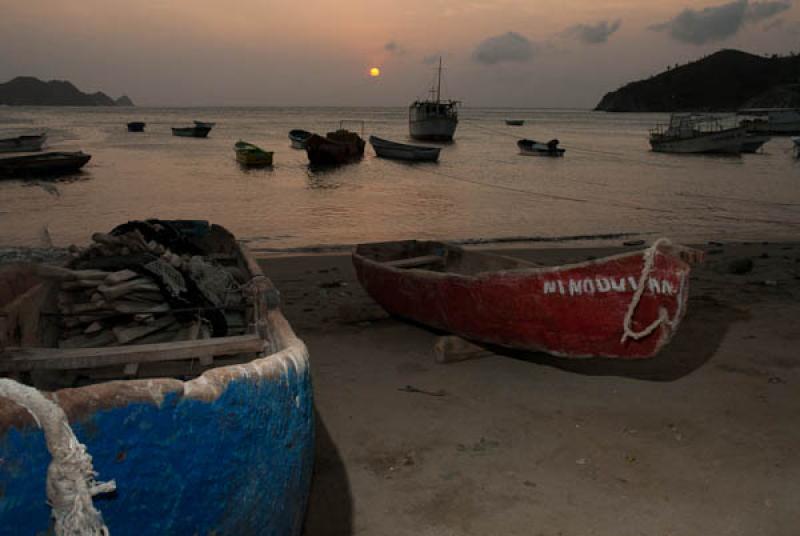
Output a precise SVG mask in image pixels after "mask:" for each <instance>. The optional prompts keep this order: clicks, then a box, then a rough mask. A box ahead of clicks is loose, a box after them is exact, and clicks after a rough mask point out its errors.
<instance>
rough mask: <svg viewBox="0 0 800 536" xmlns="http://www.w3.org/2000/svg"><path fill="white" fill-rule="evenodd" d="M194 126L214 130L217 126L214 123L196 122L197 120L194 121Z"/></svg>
mask: <svg viewBox="0 0 800 536" xmlns="http://www.w3.org/2000/svg"><path fill="white" fill-rule="evenodd" d="M194 126H196V127H203V128H214V127H215V126H217V124H216V123H209V122H207V121H197V120H195V121H194Z"/></svg>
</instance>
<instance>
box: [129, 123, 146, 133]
mask: <svg viewBox="0 0 800 536" xmlns="http://www.w3.org/2000/svg"><path fill="white" fill-rule="evenodd" d="M145 126H146V124H145V123H142V122H141V121H133V122H131V123H128V132H144V127H145Z"/></svg>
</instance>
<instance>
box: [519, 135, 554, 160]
mask: <svg viewBox="0 0 800 536" xmlns="http://www.w3.org/2000/svg"><path fill="white" fill-rule="evenodd" d="M559 143H560V142H559V141H558V140H556V139H553V140H550V141H548V142H547V143H543V142H539V141H536V140H528V139H525V140H519V141H518V142H517V147H519V154H522V155H526V156H564V153H565V152H566V149H562V148H561V147H559V146H558V144H559Z"/></svg>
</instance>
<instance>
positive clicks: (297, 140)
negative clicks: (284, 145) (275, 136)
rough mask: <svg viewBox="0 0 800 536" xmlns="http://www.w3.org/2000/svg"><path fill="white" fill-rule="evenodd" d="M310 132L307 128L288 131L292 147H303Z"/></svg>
mask: <svg viewBox="0 0 800 536" xmlns="http://www.w3.org/2000/svg"><path fill="white" fill-rule="evenodd" d="M311 135H312V133H311V132H309V131H307V130H300V129H294V130H290V131H289V139H290V140H291V142H292V147H293V148H295V149H305V148H306V142H308V139H309V138H310V137H311Z"/></svg>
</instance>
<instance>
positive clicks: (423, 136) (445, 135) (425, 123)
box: [408, 117, 458, 141]
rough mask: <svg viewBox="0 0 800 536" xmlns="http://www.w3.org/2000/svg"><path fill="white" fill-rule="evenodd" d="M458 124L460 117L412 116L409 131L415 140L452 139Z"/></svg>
mask: <svg viewBox="0 0 800 536" xmlns="http://www.w3.org/2000/svg"><path fill="white" fill-rule="evenodd" d="M457 126H458V119H456V118H453V117H427V118H419V119H415V118H413V117H412V118H411V119H409V121H408V133H409V135H410V136H411V137H412V138H414V139H415V140H429V141H452V139H453V136H454V135H455V133H456V127H457Z"/></svg>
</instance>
